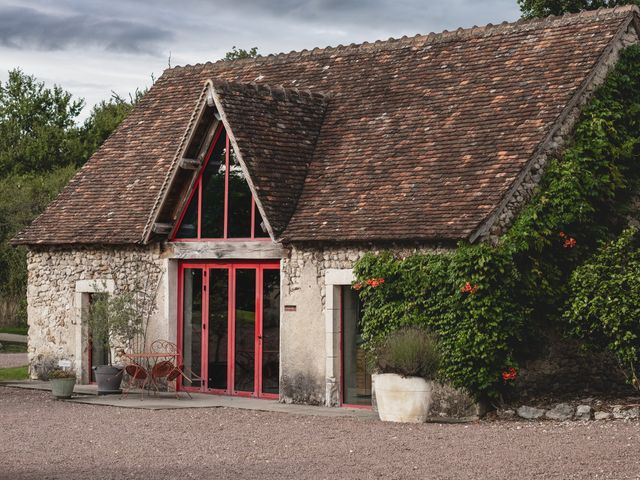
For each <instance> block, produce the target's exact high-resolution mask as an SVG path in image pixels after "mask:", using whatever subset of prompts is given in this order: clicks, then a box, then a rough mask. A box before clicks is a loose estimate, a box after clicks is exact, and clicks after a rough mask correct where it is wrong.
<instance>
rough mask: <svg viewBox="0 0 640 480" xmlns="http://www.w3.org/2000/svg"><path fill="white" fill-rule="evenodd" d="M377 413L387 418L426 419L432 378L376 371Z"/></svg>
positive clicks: (406, 420)
mask: <svg viewBox="0 0 640 480" xmlns="http://www.w3.org/2000/svg"><path fill="white" fill-rule="evenodd" d="M373 383H374V388H375V392H376V402H377V404H378V415H379V416H380V420H383V421H385V422H410V423H423V422H425V421H426V420H427V417H428V415H429V408H430V407H431V395H432V391H433V382H432V381H428V380H425V379H424V378H421V377H403V376H401V375H397V374H395V373H382V374H374V375H373Z"/></svg>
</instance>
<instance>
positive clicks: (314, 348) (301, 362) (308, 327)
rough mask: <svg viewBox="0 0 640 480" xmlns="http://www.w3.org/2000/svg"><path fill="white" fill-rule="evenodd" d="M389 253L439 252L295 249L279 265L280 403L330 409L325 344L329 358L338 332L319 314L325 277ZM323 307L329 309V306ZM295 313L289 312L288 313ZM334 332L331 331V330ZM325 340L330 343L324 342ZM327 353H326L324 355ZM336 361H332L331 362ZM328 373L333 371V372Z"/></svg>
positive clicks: (426, 248)
mask: <svg viewBox="0 0 640 480" xmlns="http://www.w3.org/2000/svg"><path fill="white" fill-rule="evenodd" d="M383 250H392V251H394V252H395V253H396V254H397V255H398V256H402V257H405V256H408V255H413V254H416V253H427V252H436V251H440V252H444V251H446V249H445V248H444V247H442V246H432V245H419V244H412V245H397V244H384V245H371V244H361V245H352V244H350V245H332V246H324V247H322V246H316V245H295V246H291V247H290V253H289V255H288V256H287V257H286V258H284V259H283V260H282V267H281V268H282V277H281V278H282V281H281V282H282V305H283V308H282V309H281V312H282V318H281V334H280V335H281V339H280V365H281V378H280V390H281V398H282V400H283V401H285V402H293V403H310V404H330V405H335V404H336V402H335V400H332V399H328V398H327V395H335V394H337V393H334V394H332V393H328V392H330V391H331V389H332V388H331V387H329V388H328V387H327V382H331V381H333V382H334V383H335V384H339V378H335V379H333V380H330V379H328V378H327V370H328V367H327V362H329V361H331V359H330V358H329V359H328V358H327V357H328V355H327V353H328V352H327V342H332V341H333V342H334V343H333V353H334V356H335V355H338V354H339V345H338V344H337V342H338V337H339V335H338V334H339V329H338V328H335V327H336V326H335V325H334V326H333V328H329V326H328V325H327V321H328V320H327V317H326V315H325V313H326V309H327V308H328V306H327V304H326V303H327V302H326V300H327V292H326V281H325V276H326V272H327V270H329V269H351V268H353V266H354V264H355V263H356V262H357V261H358V260H359V259H360V258H362V256H363V255H364V254H365V253H369V252H371V253H380V252H381V251H383ZM329 308H334V306H333V305H331V306H329ZM294 309H295V310H294ZM334 328H335V329H334ZM328 335H333V336H334V338H332V339H327V336H328ZM329 353H331V352H329ZM329 356H331V355H329ZM334 360H336V361H337V357H336V358H335V359H334ZM334 370H338V371H339V368H337V369H334Z"/></svg>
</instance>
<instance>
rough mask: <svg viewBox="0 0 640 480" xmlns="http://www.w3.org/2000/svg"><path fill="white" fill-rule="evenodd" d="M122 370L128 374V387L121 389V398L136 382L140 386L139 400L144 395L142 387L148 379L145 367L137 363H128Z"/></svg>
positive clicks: (143, 387) (126, 394)
mask: <svg viewBox="0 0 640 480" xmlns="http://www.w3.org/2000/svg"><path fill="white" fill-rule="evenodd" d="M124 370H125V372H127V375H129V385H128V388H126V389H123V394H122V398H126V397H127V396H128V395H129V392H130V391H131V389H132V388H133V387H135V385H136V384H137V385H138V387H139V388H140V400H142V397H143V396H144V389H145V387H146V386H147V384H148V383H149V380H150V377H149V372H147V369H146V368H144V367H143V366H142V365H140V364H138V363H130V364H129V365H127V366H126V367H124Z"/></svg>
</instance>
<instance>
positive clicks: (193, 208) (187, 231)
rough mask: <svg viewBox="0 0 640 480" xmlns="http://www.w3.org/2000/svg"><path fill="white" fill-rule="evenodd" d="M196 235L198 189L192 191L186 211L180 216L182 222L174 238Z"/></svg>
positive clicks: (195, 236) (194, 236)
mask: <svg viewBox="0 0 640 480" xmlns="http://www.w3.org/2000/svg"><path fill="white" fill-rule="evenodd" d="M197 237H198V189H197V188H196V191H195V192H193V197H191V201H190V202H189V206H188V207H187V211H186V212H185V214H184V217H182V223H180V228H179V229H178V233H176V238H197Z"/></svg>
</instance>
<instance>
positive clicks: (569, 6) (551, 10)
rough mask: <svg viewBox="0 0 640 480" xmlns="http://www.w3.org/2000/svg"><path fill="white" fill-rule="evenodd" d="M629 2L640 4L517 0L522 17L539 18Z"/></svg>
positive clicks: (612, 0)
mask: <svg viewBox="0 0 640 480" xmlns="http://www.w3.org/2000/svg"><path fill="white" fill-rule="evenodd" d="M629 4H634V5H640V0H518V5H519V6H520V10H521V11H522V17H523V18H541V17H548V16H549V15H563V14H565V13H577V12H579V11H581V10H596V9H598V8H612V7H617V6H619V5H629Z"/></svg>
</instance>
